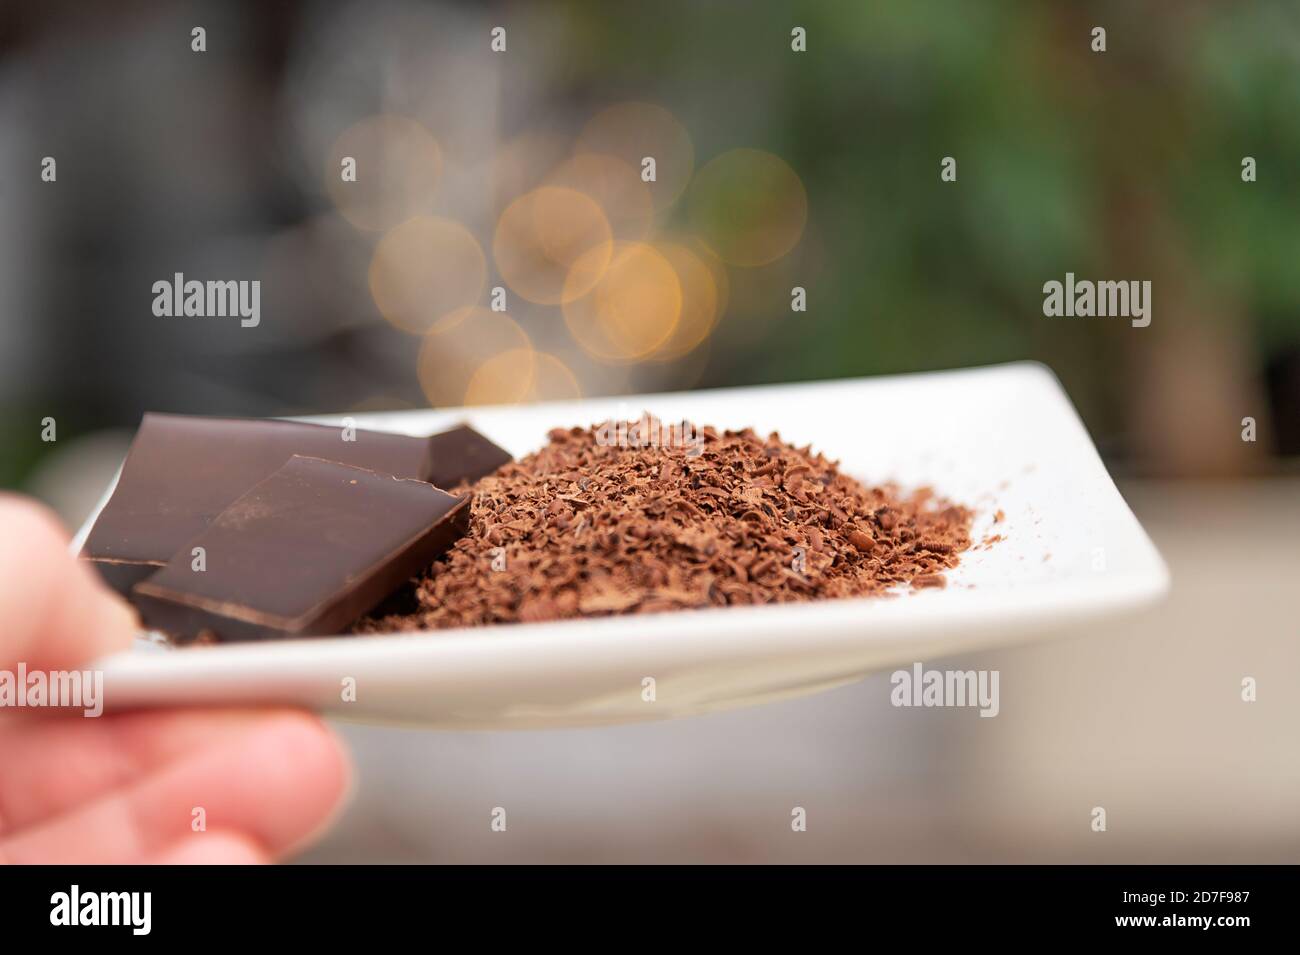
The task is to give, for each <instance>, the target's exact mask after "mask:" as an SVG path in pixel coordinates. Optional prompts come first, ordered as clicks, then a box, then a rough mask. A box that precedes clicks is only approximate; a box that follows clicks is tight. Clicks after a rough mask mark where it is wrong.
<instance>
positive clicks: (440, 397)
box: [417, 306, 534, 408]
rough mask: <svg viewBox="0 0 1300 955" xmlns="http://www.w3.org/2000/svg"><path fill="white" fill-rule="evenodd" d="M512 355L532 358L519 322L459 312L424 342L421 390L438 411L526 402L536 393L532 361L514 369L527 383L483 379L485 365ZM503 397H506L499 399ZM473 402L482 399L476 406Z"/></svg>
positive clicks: (492, 374) (483, 312) (485, 312)
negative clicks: (463, 405) (503, 395)
mask: <svg viewBox="0 0 1300 955" xmlns="http://www.w3.org/2000/svg"><path fill="white" fill-rule="evenodd" d="M513 352H523V353H526V354H529V355H531V354H532V353H533V343H532V340H531V339H530V338H529V336H528V333H527V332H525V331H524V329H523V327H522V326H520V324H519V323H518V322H516V321H515V320H514V319H513V318H511V317H510V316H509V315H507V314H506V313H505V312H494V311H492V310H490V309H487V308H482V307H478V306H475V307H473V308H464V309H460V310H458V311H456V312H453V313H451V314H450V315H448V316H446V317H444V318H442V319H440V320H439V321H438V322H436V323H435V324H434V326H433V327H432V328H431V329H430V330H429V333H428V334H427V335H425V336H424V340H423V341H422V342H421V343H420V353H419V357H418V358H417V370H418V375H419V379H420V387H421V389H423V391H424V394H425V397H426V398H428V399H429V403H430V404H431V405H433V406H434V407H435V408H446V407H454V406H458V405H461V404H471V403H473V404H484V403H500V402H502V401H521V400H524V398H525V397H526V396H527V395H528V394H530V393H531V391H532V388H533V381H532V378H533V375H534V370H533V369H534V363H532V362H531V361H529V362H523V361H520V360H512V361H513V363H512V364H509V367H510V368H511V369H512V370H514V371H516V372H518V371H519V370H520V369H523V371H524V372H525V374H524V376H523V377H522V380H517V381H514V382H509V383H505V384H503V383H501V382H500V381H498V378H499V377H500V376H499V375H498V374H497V372H496V371H489V372H488V373H485V374H483V375H479V371H480V369H482V367H483V366H484V364H485V363H486V362H489V361H491V360H492V359H495V358H497V357H498V356H500V355H505V354H508V353H513ZM508 363H509V362H508ZM499 367H505V366H499ZM476 376H477V377H478V379H479V380H478V381H477V383H474V382H475V378H476ZM471 383H474V384H473V392H474V393H473V395H471ZM507 389H508V390H507ZM503 392H504V393H506V395H507V397H505V398H503V397H500V395H501V394H502V393H503ZM489 395H494V396H495V397H491V398H488V397H487V396H489ZM510 396H517V397H510ZM471 397H476V398H477V399H478V400H476V401H473V402H471V401H470V400H469V399H470V398H471Z"/></svg>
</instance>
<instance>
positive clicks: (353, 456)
mask: <svg viewBox="0 0 1300 955" xmlns="http://www.w3.org/2000/svg"><path fill="white" fill-rule="evenodd" d="M461 432H469V434H470V435H473V438H470V437H468V436H467V435H464V434H462V433H461ZM346 434H347V437H349V438H355V440H347V441H345V440H344V436H345V432H344V430H343V429H342V428H339V427H327V426H324V425H315V424H300V423H297V422H292V421H272V420H258V419H250V418H205V417H195V416H190V415H171V414H146V415H145V416H144V420H143V421H142V422H141V423H140V430H139V431H138V432H137V433H136V436H135V441H134V442H133V443H132V445H131V453H130V454H129V455H128V456H127V459H126V463H125V464H124V465H123V467H122V475H121V477H120V478H119V479H118V482H117V488H116V490H114V492H113V497H112V499H111V500H109V502H108V504H107V505H106V506H105V507H104V510H103V512H102V513H100V515H99V518H98V519H97V520H96V521H95V526H94V527H93V528H91V531H90V534H89V536H88V537H87V539H86V545H85V547H84V548H83V550H82V554H81V556H82V557H84V558H87V559H89V560H90V561H92V562H93V563H94V564H95V566H96V567H97V568H99V570H100V572H101V574H102V575H103V576H104V578H105V580H106V581H107V582H108V583H109V585H110V586H112V587H113V588H115V589H116V590H118V591H120V592H121V593H123V594H127V593H129V592H130V589H131V587H132V585H134V584H136V583H138V582H139V581H141V580H143V579H144V578H146V577H147V576H149V574H151V573H153V572H154V571H156V570H157V569H158V568H159V567H161V566H162V565H163V564H164V563H166V562H167V561H168V560H170V559H171V557H172V555H173V554H175V553H176V551H177V550H178V549H179V548H180V547H181V545H182V544H184V543H185V542H186V541H188V540H190V539H191V538H193V537H195V536H196V535H198V534H199V533H201V532H202V531H203V529H204V528H205V527H207V526H208V524H209V522H211V520H212V519H213V518H214V517H215V516H216V515H217V514H218V513H219V512H220V511H221V510H222V509H223V508H224V507H226V505H228V504H229V503H230V502H231V501H233V500H234V499H235V498H237V497H238V496H239V495H240V494H243V493H244V492H245V491H247V490H248V489H249V488H251V487H252V486H253V485H254V484H256V483H257V482H258V481H260V480H262V479H263V478H265V477H267V476H268V475H270V474H271V473H273V472H274V471H275V470H276V469H277V468H278V467H280V466H281V465H282V464H284V463H285V462H286V461H288V460H289V458H290V457H291V456H292V455H294V454H303V455H309V456H312V457H320V458H325V459H326V460H330V461H339V462H342V463H344V464H352V465H356V466H358V467H364V468H369V469H370V470H372V471H381V472H383V473H385V474H393V475H396V476H397V477H402V478H419V479H421V480H425V481H429V482H430V483H432V484H437V485H438V486H440V487H451V486H454V485H455V484H458V483H459V482H460V481H461V480H462V479H463V478H466V479H471V480H472V479H474V478H476V477H479V476H480V475H482V474H485V473H487V472H488V471H490V470H494V469H495V468H496V467H498V466H499V464H500V463H504V461H503V460H501V457H502V456H504V460H509V455H507V454H506V453H505V452H504V451H502V450H501V449H500V448H497V447H496V445H494V444H492V443H491V442H490V441H488V440H487V439H486V438H484V437H482V436H481V435H478V434H477V433H475V432H472V431H470V430H469V429H468V428H457V429H456V430H455V431H452V432H448V435H446V436H444V435H435V436H434V437H433V438H412V437H407V436H405V435H398V434H384V433H382V432H377V431H360V430H357V431H349V432H347V433H346ZM475 439H476V440H475ZM488 448H490V449H493V450H494V451H496V452H497V457H496V458H494V459H492V460H494V461H496V462H497V463H492V464H491V467H488V466H487V465H488V464H489V463H491V461H489V460H488V459H489V457H490V455H489V454H488V452H487V450H486V449H488ZM435 449H437V454H436V456H435V455H433V452H434V450H435ZM458 449H466V453H468V454H469V455H470V457H469V458H468V459H466V460H467V462H468V463H467V464H458V463H457V459H456V452H457V450H458ZM435 473H436V479H435Z"/></svg>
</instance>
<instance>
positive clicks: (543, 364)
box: [464, 348, 582, 405]
mask: <svg viewBox="0 0 1300 955" xmlns="http://www.w3.org/2000/svg"><path fill="white" fill-rule="evenodd" d="M580 397H582V389H581V387H579V385H578V379H577V378H576V377H575V376H574V374H573V372H572V371H570V370H569V367H568V366H567V365H565V364H564V362H562V361H560V359H558V358H556V357H555V356H554V355H551V354H548V353H546V352H535V351H532V350H530V349H524V348H514V349H510V350H508V351H503V352H500V353H498V354H496V355H493V356H492V357H491V358H489V359H487V361H485V362H483V364H481V365H479V367H478V368H477V369H475V371H474V374H473V375H471V376H470V380H469V384H468V385H467V386H466V389H465V401H464V403H465V404H466V405H500V404H526V403H532V402H535V401H571V400H573V399H576V398H580Z"/></svg>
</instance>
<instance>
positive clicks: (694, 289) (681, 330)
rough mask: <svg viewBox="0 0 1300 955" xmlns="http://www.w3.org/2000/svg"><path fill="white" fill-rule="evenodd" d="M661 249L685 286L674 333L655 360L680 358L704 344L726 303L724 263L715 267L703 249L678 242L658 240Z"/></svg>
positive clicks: (655, 354) (653, 356)
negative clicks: (722, 284)
mask: <svg viewBox="0 0 1300 955" xmlns="http://www.w3.org/2000/svg"><path fill="white" fill-rule="evenodd" d="M654 247H655V250H656V251H658V252H659V254H660V255H662V256H663V257H664V258H665V259H667V260H668V264H669V265H671V266H672V267H673V271H674V272H675V273H676V274H677V282H678V284H679V285H680V286H681V297H682V305H681V314H680V316H679V318H678V320H677V323H676V325H675V326H674V328H673V331H672V334H671V335H669V336H668V338H667V339H666V340H665V341H664V342H663V344H661V345H660V346H659V347H658V348H656V349H655V350H654V352H653V353H652V354H651V355H650V356H649V358H650V359H651V360H653V361H659V362H670V361H676V360H677V359H679V358H681V357H682V356H684V355H687V354H689V353H690V352H692V351H694V350H695V349H696V348H698V347H699V346H700V344H701V343H702V342H704V340H705V339H707V338H708V337H709V334H710V333H711V332H712V331H713V327H714V326H715V325H716V324H717V323H718V319H719V318H720V317H721V308H720V306H721V305H722V304H723V303H722V301H721V298H720V296H719V289H718V286H719V278H718V276H719V275H721V276H723V281H724V282H725V276H726V267H725V266H723V265H722V264H721V263H720V262H717V260H716V259H715V260H714V262H715V263H716V269H715V267H711V263H710V262H709V261H707V259H706V258H705V257H704V256H705V255H706V254H707V253H704V252H703V251H702V250H701V249H698V248H691V247H688V246H686V245H684V244H680V243H677V242H657V243H655V246H654Z"/></svg>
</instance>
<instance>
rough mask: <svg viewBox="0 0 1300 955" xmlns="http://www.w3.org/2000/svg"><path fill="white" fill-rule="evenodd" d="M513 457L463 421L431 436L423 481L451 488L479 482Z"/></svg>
mask: <svg viewBox="0 0 1300 955" xmlns="http://www.w3.org/2000/svg"><path fill="white" fill-rule="evenodd" d="M513 460H514V458H512V457H511V456H510V452H509V451H505V450H503V449H502V448H499V447H497V446H496V445H495V444H493V443H492V442H491V441H489V440H488V439H487V438H485V437H483V435H481V434H479V433H478V432H477V431H475V430H474V429H473V428H471V427H469V425H464V424H463V425H460V426H459V427H455V428H452V429H451V430H450V431H444V432H442V433H441V434H435V435H433V436H432V437H430V438H429V454H428V457H427V458H425V461H424V475H425V476H424V480H426V481H428V482H429V483H430V484H436V485H438V487H446V488H452V487H455V486H456V485H457V484H460V483H461V482H462V481H477V480H478V479H479V478H481V477H484V476H485V475H488V474H491V473H492V472H493V471H495V470H496V469H497V468H499V467H501V466H502V465H503V464H509V463H510V462H511V461H513Z"/></svg>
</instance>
